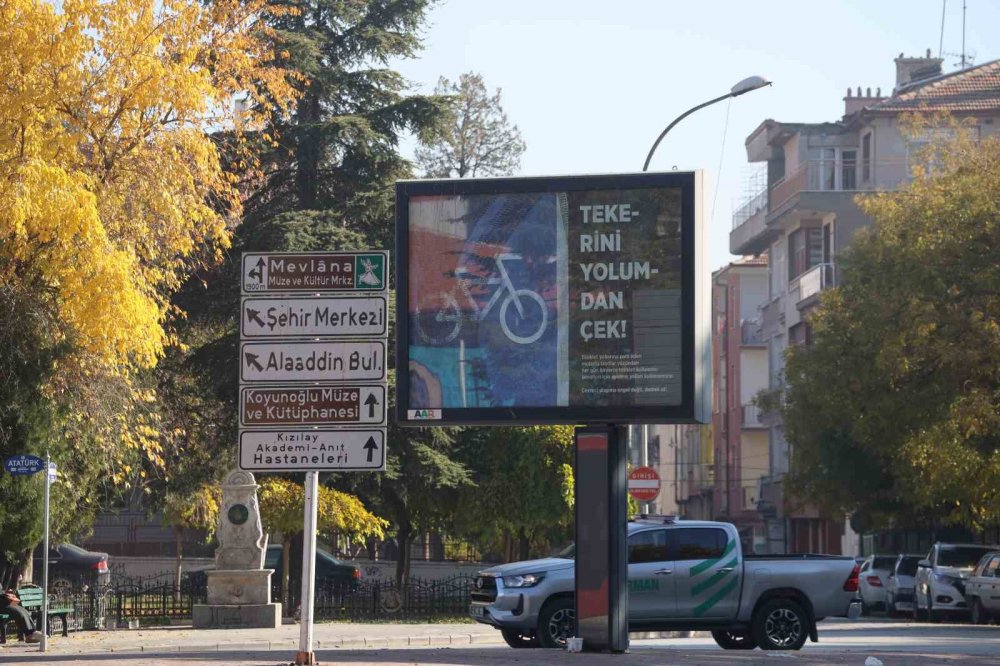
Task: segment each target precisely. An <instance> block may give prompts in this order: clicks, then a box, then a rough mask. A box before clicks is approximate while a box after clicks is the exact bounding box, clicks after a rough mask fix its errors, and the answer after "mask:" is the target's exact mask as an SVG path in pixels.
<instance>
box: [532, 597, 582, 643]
mask: <svg viewBox="0 0 1000 666" xmlns="http://www.w3.org/2000/svg"><path fill="white" fill-rule="evenodd" d="M575 629H576V609H575V608H573V600H572V599H569V598H566V597H563V598H561V599H554V600H552V601H550V602H548V603H547V604H545V606H544V607H542V612H541V615H540V616H539V618H538V632H537V636H538V642H539V643H540V644H541V646H542V647H543V648H564V649H565V647H566V642H567V641H566V639H567V638H569V637H570V636H572V635H573V632H574V631H575Z"/></svg>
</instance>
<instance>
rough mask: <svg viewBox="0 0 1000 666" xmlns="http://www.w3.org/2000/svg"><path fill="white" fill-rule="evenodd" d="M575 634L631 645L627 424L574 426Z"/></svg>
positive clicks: (588, 644) (590, 643)
mask: <svg viewBox="0 0 1000 666" xmlns="http://www.w3.org/2000/svg"><path fill="white" fill-rule="evenodd" d="M575 438H576V480H575V484H574V485H575V488H576V582H575V592H576V593H575V595H574V599H575V604H576V635H577V636H579V637H581V638H583V648H584V650H587V651H610V652H625V651H627V650H628V587H627V585H628V557H627V555H628V549H627V524H628V523H627V521H628V515H627V513H628V500H627V497H626V487H627V474H626V468H627V464H626V463H627V459H628V448H627V443H628V426H615V425H606V426H587V427H579V428H577V429H576V433H575Z"/></svg>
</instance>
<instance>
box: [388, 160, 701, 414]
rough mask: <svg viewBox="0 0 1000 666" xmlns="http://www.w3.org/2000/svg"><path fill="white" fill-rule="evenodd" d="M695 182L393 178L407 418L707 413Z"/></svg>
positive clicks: (401, 392)
mask: <svg viewBox="0 0 1000 666" xmlns="http://www.w3.org/2000/svg"><path fill="white" fill-rule="evenodd" d="M701 180H702V176H701V173H700V172H688V173H682V172H673V173H652V174H630V175H610V176H576V177H562V178H516V179H507V178H502V179H488V180H443V181H442V180H438V181H406V182H401V183H398V184H397V186H396V210H397V247H398V252H397V255H396V257H397V261H398V262H399V265H398V272H397V276H398V279H399V285H398V290H397V312H398V313H399V315H398V326H399V328H398V338H397V362H398V367H399V368H401V369H406V370H402V371H400V372H399V374H398V379H397V387H398V396H399V400H398V401H397V410H398V418H399V421H400V422H401V423H404V424H409V425H418V424H419V425H428V423H427V422H428V421H433V422H436V423H437V424H441V425H445V424H470V423H471V424H474V423H493V424H503V423H508V424H509V423H517V424H525V425H526V424H538V423H639V422H648V423H653V422H656V423H664V422H671V423H679V422H695V421H702V420H704V418H705V417H706V416H707V409H708V408H709V405H710V399H709V395H708V394H707V370H706V368H707V367H708V353H709V347H708V342H709V339H710V338H709V331H708V327H707V314H708V310H707V303H708V300H707V280H706V281H705V282H704V283H699V282H698V277H699V276H701V275H702V274H703V273H704V274H705V275H707V273H705V272H704V271H703V270H701V269H702V268H703V267H702V265H701V261H700V259H699V256H698V254H697V252H696V250H697V249H698V248H699V247H700V243H699V242H698V241H699V239H698V236H699V235H700V229H701V225H700V223H699V221H698V218H699V215H700V212H701V211H700V205H699V197H700V193H701ZM702 322H705V323H704V325H702Z"/></svg>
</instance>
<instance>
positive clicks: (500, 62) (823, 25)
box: [394, 0, 1000, 269]
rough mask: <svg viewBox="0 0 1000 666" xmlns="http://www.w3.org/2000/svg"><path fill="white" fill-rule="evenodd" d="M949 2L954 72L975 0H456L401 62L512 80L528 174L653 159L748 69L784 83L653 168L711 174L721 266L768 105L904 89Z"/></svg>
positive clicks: (814, 114)
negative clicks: (907, 72)
mask: <svg viewBox="0 0 1000 666" xmlns="http://www.w3.org/2000/svg"><path fill="white" fill-rule="evenodd" d="M942 7H944V9H945V26H944V48H943V50H944V52H945V55H944V58H945V65H944V68H945V71H946V72H948V71H954V70H955V69H956V68H957V64H958V61H959V56H958V53H959V52H960V51H961V47H962V0H947V1H946V3H942V0H905V1H904V0H879V1H877V2H876V1H870V0H869V1H863V0H841V1H837V0H827V1H826V2H815V1H813V0H795V1H792V0H788V1H779V0H757V1H755V2H747V1H744V0H698V1H695V2H679V1H674V0H616V1H610V0H503V1H502V2H489V1H486V0H445V1H444V2H441V3H439V4H438V5H437V6H436V7H435V8H433V9H432V10H431V11H430V13H429V24H428V27H427V28H426V30H425V33H424V50H423V51H422V52H421V54H420V56H419V58H417V59H415V60H409V61H405V62H401V63H394V66H395V67H397V68H398V69H399V71H401V72H402V73H403V74H404V75H405V76H406V77H407V78H409V79H410V80H411V81H412V82H414V84H415V86H416V88H417V90H420V91H424V92H430V91H431V90H432V89H433V87H434V84H435V82H436V81H437V79H438V77H439V76H441V75H444V76H447V77H449V78H452V79H454V78H457V76H458V75H459V74H461V73H462V72H468V71H476V72H479V73H480V74H482V75H483V77H484V78H485V80H486V83H487V85H488V86H489V87H490V88H491V89H493V88H496V87H500V88H502V90H503V104H504V107H505V109H506V110H507V112H508V115H509V116H510V118H511V120H512V121H513V122H515V123H516V124H517V125H518V126H519V127H520V129H521V131H522V133H523V135H524V139H525V141H526V143H527V146H528V149H527V152H526V153H525V155H524V159H523V162H522V171H521V173H522V174H523V175H556V174H580V173H607V172H631V171H639V170H641V168H642V163H643V160H644V159H645V157H646V153H647V152H648V151H649V148H650V146H651V145H652V142H653V141H654V140H655V139H656V136H657V135H658V134H659V133H660V132H661V131H662V130H663V128H664V127H665V126H666V125H667V124H668V123H669V122H670V121H671V120H672V119H673V118H674V117H676V116H677V115H679V114H680V113H682V112H683V111H685V110H687V109H688V108H690V107H692V106H694V105H696V104H699V103H701V102H704V101H707V100H708V99H711V98H713V97H717V96H719V95H721V94H724V93H725V92H727V91H728V90H729V88H730V87H731V86H732V85H733V84H734V83H736V82H737V81H739V80H740V79H743V78H745V77H747V76H750V75H753V74H759V75H762V76H765V77H767V78H768V79H770V80H772V81H774V86H773V87H771V88H765V89H762V90H758V91H755V92H752V93H749V94H747V95H744V96H742V97H738V98H736V99H733V100H731V101H730V102H728V103H727V102H720V103H719V104H716V105H715V106H712V107H708V108H706V109H703V110H701V111H699V112H697V113H696V114H694V115H692V116H690V117H689V118H687V119H685V120H684V121H683V122H682V123H680V124H679V125H678V126H677V127H675V128H674V129H673V130H672V131H671V132H670V134H669V135H668V136H667V138H666V139H664V141H663V143H662V144H661V145H660V147H659V149H658V150H657V153H656V156H655V157H654V158H653V163H652V165H651V166H650V169H651V170H669V169H672V168H673V167H674V166H676V167H677V168H678V169H681V170H687V169H706V170H707V171H708V173H709V182H710V189H709V192H708V196H707V201H708V208H709V213H713V211H712V208H713V201H715V202H716V203H715V205H714V214H712V216H711V221H710V226H709V233H708V236H707V237H708V239H709V248H708V255H709V263H710V265H711V267H712V268H713V269H714V268H717V267H719V266H721V265H722V264H724V263H725V262H727V261H729V259H730V255H729V239H728V236H729V231H730V228H731V220H732V212H733V208H734V205H735V204H738V203H739V200H740V199H741V198H742V196H743V195H744V193H745V191H746V188H747V177H748V175H749V172H750V171H751V167H750V165H748V164H747V161H746V150H745V148H744V140H745V139H746V137H747V135H749V134H750V132H752V131H753V130H754V128H755V127H757V125H759V124H760V123H761V121H763V120H764V119H766V118H774V119H775V120H781V121H790V122H796V121H799V122H820V121H835V120H839V119H840V117H841V116H842V115H843V101H842V98H843V97H844V95H845V93H846V90H847V88H848V87H849V86H850V87H851V88H852V89H856V88H857V86H859V85H860V86H862V87H869V86H870V87H871V88H872V92H873V93H874V91H875V88H877V87H881V88H882V91H883V94H885V93H887V92H888V91H891V90H892V87H893V84H894V82H895V65H894V64H893V58H895V57H896V56H898V55H899V54H900V53H901V52H902V53H905V54H906V55H907V56H917V55H923V54H924V53H925V52H926V50H927V49H928V48H930V49H931V50H932V53H933V55H937V53H938V45H939V41H940V38H941V16H942ZM967 7H968V9H967V12H968V13H967V16H968V19H967V24H966V37H965V39H966V51H967V52H970V53H973V54H974V55H975V60H974V62H975V63H977V64H981V63H984V62H988V61H990V60H994V59H996V58H1000V40H998V28H1000V1H998V0H967ZM949 54H954V55H949ZM727 106H728V107H729V122H728V130H727V128H726V114H727ZM724 135H725V145H724V148H723V138H724ZM404 152H405V153H408V154H412V143H407V144H406V145H405V146H404ZM720 160H721V169H720ZM716 186H718V192H717V193H716Z"/></svg>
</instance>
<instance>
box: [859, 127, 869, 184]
mask: <svg viewBox="0 0 1000 666" xmlns="http://www.w3.org/2000/svg"><path fill="white" fill-rule="evenodd" d="M871 179H872V133H871V132H867V133H865V135H864V136H863V137H861V182H862V183H869V182H871Z"/></svg>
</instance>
